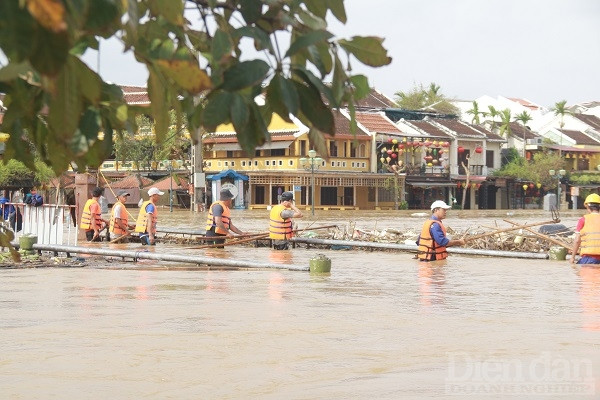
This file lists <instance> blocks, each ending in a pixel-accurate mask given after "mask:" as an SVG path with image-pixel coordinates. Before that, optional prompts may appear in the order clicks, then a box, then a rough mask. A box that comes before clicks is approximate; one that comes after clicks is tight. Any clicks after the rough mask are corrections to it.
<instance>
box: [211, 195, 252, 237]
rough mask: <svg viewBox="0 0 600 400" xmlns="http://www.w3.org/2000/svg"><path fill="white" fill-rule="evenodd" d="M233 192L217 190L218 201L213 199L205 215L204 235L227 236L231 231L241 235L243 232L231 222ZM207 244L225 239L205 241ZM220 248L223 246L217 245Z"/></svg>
mask: <svg viewBox="0 0 600 400" xmlns="http://www.w3.org/2000/svg"><path fill="white" fill-rule="evenodd" d="M233 198H234V196H233V193H231V191H230V190H229V189H222V190H221V192H219V201H215V202H214V203H212V204H211V205H210V208H209V209H208V215H207V217H206V236H208V237H218V236H227V235H229V234H231V232H234V233H237V234H238V235H243V234H244V232H242V231H241V230H239V229H238V228H237V227H236V226H235V225H233V222H231V210H230V208H231V204H232V202H233ZM207 243H208V244H223V243H225V239H214V240H211V241H207ZM219 247H220V248H222V247H223V246H219Z"/></svg>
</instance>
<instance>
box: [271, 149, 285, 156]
mask: <svg viewBox="0 0 600 400" xmlns="http://www.w3.org/2000/svg"><path fill="white" fill-rule="evenodd" d="M269 155H271V156H285V149H271V154H269Z"/></svg>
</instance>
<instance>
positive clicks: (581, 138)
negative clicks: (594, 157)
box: [559, 129, 600, 146]
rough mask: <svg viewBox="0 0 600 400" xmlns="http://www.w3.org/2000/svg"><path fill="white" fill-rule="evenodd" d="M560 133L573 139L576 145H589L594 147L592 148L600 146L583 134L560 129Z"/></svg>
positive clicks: (599, 143)
mask: <svg viewBox="0 0 600 400" xmlns="http://www.w3.org/2000/svg"><path fill="white" fill-rule="evenodd" d="M559 131H560V132H562V133H563V134H564V135H565V136H567V137H569V138H571V139H573V140H574V141H575V144H588V145H592V146H598V145H600V142H598V141H597V140H595V139H593V138H591V137H589V136H588V135H586V134H585V133H583V132H579V131H572V130H569V129H559Z"/></svg>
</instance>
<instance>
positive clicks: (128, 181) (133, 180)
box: [110, 174, 154, 189]
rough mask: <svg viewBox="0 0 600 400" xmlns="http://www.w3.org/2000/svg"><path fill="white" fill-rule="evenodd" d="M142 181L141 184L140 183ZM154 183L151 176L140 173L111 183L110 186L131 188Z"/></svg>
mask: <svg viewBox="0 0 600 400" xmlns="http://www.w3.org/2000/svg"><path fill="white" fill-rule="evenodd" d="M140 183H141V185H140ZM152 183H154V181H153V180H152V179H150V178H146V177H145V176H138V175H135V174H134V175H128V176H126V177H125V178H123V179H121V180H118V181H116V182H114V183H111V184H110V186H111V187H112V188H113V189H130V188H139V187H140V186H141V187H145V186H148V185H150V184H152Z"/></svg>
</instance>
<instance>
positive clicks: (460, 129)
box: [432, 118, 484, 138]
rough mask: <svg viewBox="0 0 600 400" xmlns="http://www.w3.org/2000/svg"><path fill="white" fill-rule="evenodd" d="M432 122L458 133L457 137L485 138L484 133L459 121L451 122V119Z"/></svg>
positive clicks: (437, 119)
mask: <svg viewBox="0 0 600 400" xmlns="http://www.w3.org/2000/svg"><path fill="white" fill-rule="evenodd" d="M432 121H433V122H434V123H436V124H439V125H441V126H443V127H444V128H446V129H449V130H451V131H453V132H456V136H457V137H470V138H483V137H484V134H483V132H481V131H479V130H477V129H474V128H473V127H472V126H469V125H468V124H464V123H462V122H460V121H458V120H450V119H439V118H436V119H432Z"/></svg>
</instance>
